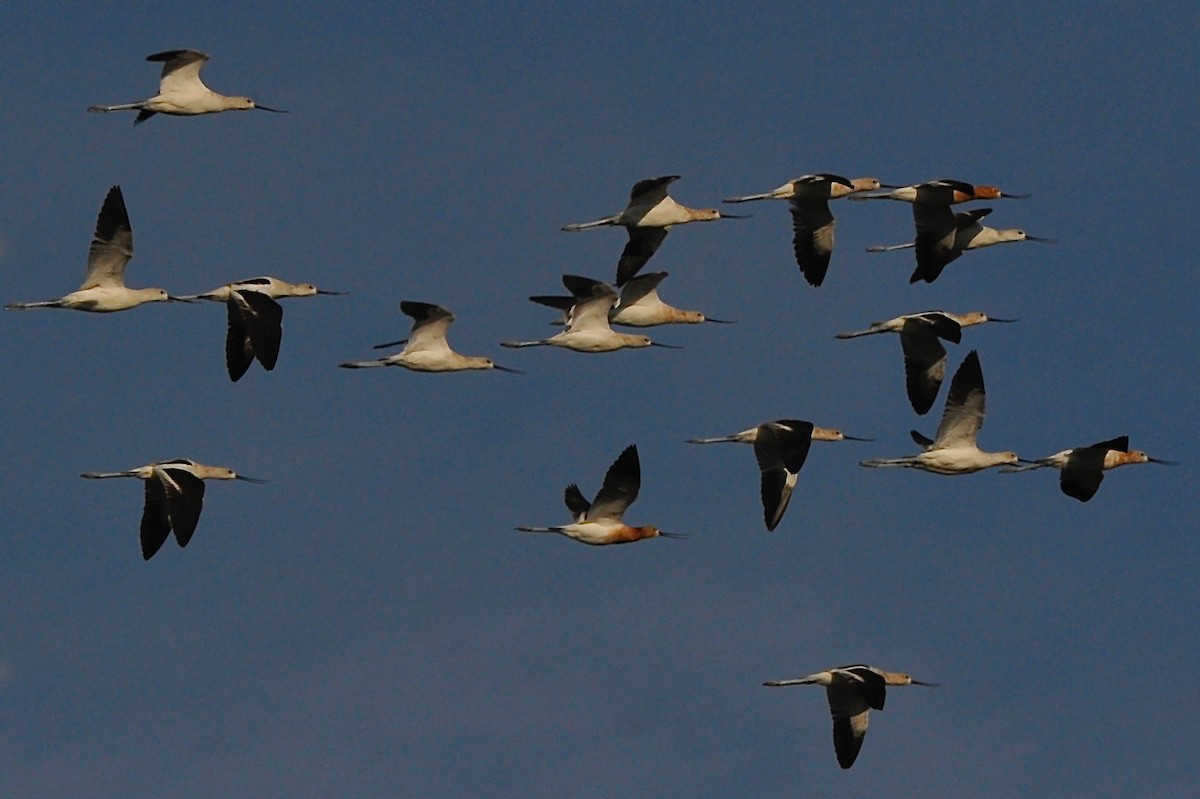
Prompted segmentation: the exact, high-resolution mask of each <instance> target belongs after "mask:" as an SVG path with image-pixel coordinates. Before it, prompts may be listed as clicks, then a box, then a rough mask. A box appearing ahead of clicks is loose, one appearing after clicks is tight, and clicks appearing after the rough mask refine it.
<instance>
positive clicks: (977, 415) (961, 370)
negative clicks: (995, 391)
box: [932, 350, 987, 449]
mask: <svg viewBox="0 0 1200 799" xmlns="http://www.w3.org/2000/svg"><path fill="white" fill-rule="evenodd" d="M986 410H987V396H986V394H985V392H984V387H983V369H982V368H981V367H980V365H979V353H977V352H976V351H975V350H971V351H970V352H969V353H967V357H966V358H964V359H963V362H962V365H961V366H959V367H958V371H957V372H955V373H954V378H953V379H952V380H951V381H950V393H949V394H948V395H947V396H946V409H945V410H944V411H942V421H941V424H939V425H938V429H937V433H936V434H935V435H934V437H933V446H932V449H947V448H952V447H961V446H971V447H973V446H975V438H976V436H977V435H978V434H979V428H981V427H983V417H984V414H985V412H986Z"/></svg>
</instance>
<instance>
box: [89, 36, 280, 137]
mask: <svg viewBox="0 0 1200 799" xmlns="http://www.w3.org/2000/svg"><path fill="white" fill-rule="evenodd" d="M146 60H147V61H161V62H164V63H163V69H162V76H161V77H160V78H159V81H158V94H156V95H154V96H153V97H151V98H150V99H148V100H139V101H138V102H136V103H124V104H122V105H93V106H91V107H89V108H88V111H92V112H94V113H106V112H108V111H137V112H138V115H137V119H135V120H133V124H135V125H137V124H140V123H142V122H145V121H146V120H147V119H149V118H150V117H152V116H154V115H155V114H171V115H173V116H194V115H196V114H214V113H217V112H218V111H248V110H251V109H258V110H259V111H271V112H272V113H276V114H286V113H287V112H286V111H282V110H280V109H278V108H267V107H266V106H265V105H259V104H257V103H255V102H254V101H253V100H251V99H250V98H249V97H226V96H225V95H223V94H217V93H216V92H214V91H212V90H211V89H209V88H208V87H207V86H205V85H204V83H203V81H201V80H200V68H201V67H202V66H204V62H205V61H208V56H207V55H206V54H205V53H201V52H200V51H198V50H167V51H166V52H162V53H155V54H154V55H150V56H146Z"/></svg>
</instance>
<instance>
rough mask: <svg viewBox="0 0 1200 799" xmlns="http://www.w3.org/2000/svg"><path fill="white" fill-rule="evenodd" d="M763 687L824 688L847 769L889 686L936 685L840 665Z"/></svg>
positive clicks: (837, 747)
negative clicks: (799, 686)
mask: <svg viewBox="0 0 1200 799" xmlns="http://www.w3.org/2000/svg"><path fill="white" fill-rule="evenodd" d="M763 685H766V686H769V687H772V688H778V687H780V686H787V685H823V686H825V696H826V698H827V699H828V700H829V712H830V714H831V715H832V716H833V749H834V753H835V754H836V755H837V760H838V765H840V766H841V767H842V768H844V769H847V768H850V767H851V766H853V765H854V761H855V760H856V759H857V758H858V753H859V750H861V749H862V745H863V738H864V737H865V736H866V734H867V722H868V720H869V716H870V712H871V711H872V710H883V705H884V702H885V700H886V699H887V687H888V686H889V685H892V686H899V685H923V686H927V687H934V686H936V683H929V682H921V681H919V680H914V679H913V678H912V677H911V676H909V675H907V674H901V673H899V672H893V671H884V670H882V669H877V668H875V667H874V666H864V665H853V666H838V667H836V668H832V669H826V670H825V671H819V672H817V673H815V674H809V675H807V676H805V677H799V678H796V679H792V680H768V681H767V682H764V683H763Z"/></svg>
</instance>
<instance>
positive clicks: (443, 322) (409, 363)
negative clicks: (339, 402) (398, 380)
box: [339, 300, 521, 374]
mask: <svg viewBox="0 0 1200 799" xmlns="http://www.w3.org/2000/svg"><path fill="white" fill-rule="evenodd" d="M400 310H401V311H403V312H404V313H405V315H407V316H410V317H412V319H413V326H412V332H411V333H409V336H408V338H407V339H405V340H403V341H392V342H388V343H387V344H380V345H378V347H377V349H379V348H383V347H392V346H395V345H397V344H403V345H404V350H403V351H402V352H398V353H396V354H395V355H389V356H388V357H386V358H380V359H379V360H375V361H347V362H345V363H343V364H339V365H340V366H342V367H343V368H346V369H364V368H368V367H372V366H403V367H404V368H405V369H412V370H413V371H415V372H462V371H466V370H468V369H497V370H499V371H501V372H512V373H514V374H521V373H520V372H518V371H517V370H516V369H509V368H507V367H504V366H498V365H497V364H495V363H493V362H492V360H491V359H490V358H484V357H482V356H477V355H459V354H458V353H457V352H455V351H454V350H452V349H450V344H449V343H448V342H447V341H446V331H447V330H449V329H450V323H451V322H453V321H454V314H452V313H450V311H449V310H447V309H446V308H443V307H442V306H440V305H433V304H431V303H428V302H413V301H412V300H404V301H402V302H401V303H400Z"/></svg>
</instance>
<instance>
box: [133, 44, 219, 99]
mask: <svg viewBox="0 0 1200 799" xmlns="http://www.w3.org/2000/svg"><path fill="white" fill-rule="evenodd" d="M146 60H147V61H163V62H166V63H164V64H163V68H162V75H161V76H160V77H159V79H158V93H159V94H171V93H172V92H179V91H183V92H186V91H188V90H189V89H190V88H191V85H192V84H195V83H200V84H201V85H203V83H202V82H201V81H200V67H202V66H204V62H205V61H207V60H208V56H207V55H206V54H204V53H201V52H200V51H199V50H167V51H165V52H162V53H155V54H154V55H151V56H146Z"/></svg>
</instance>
